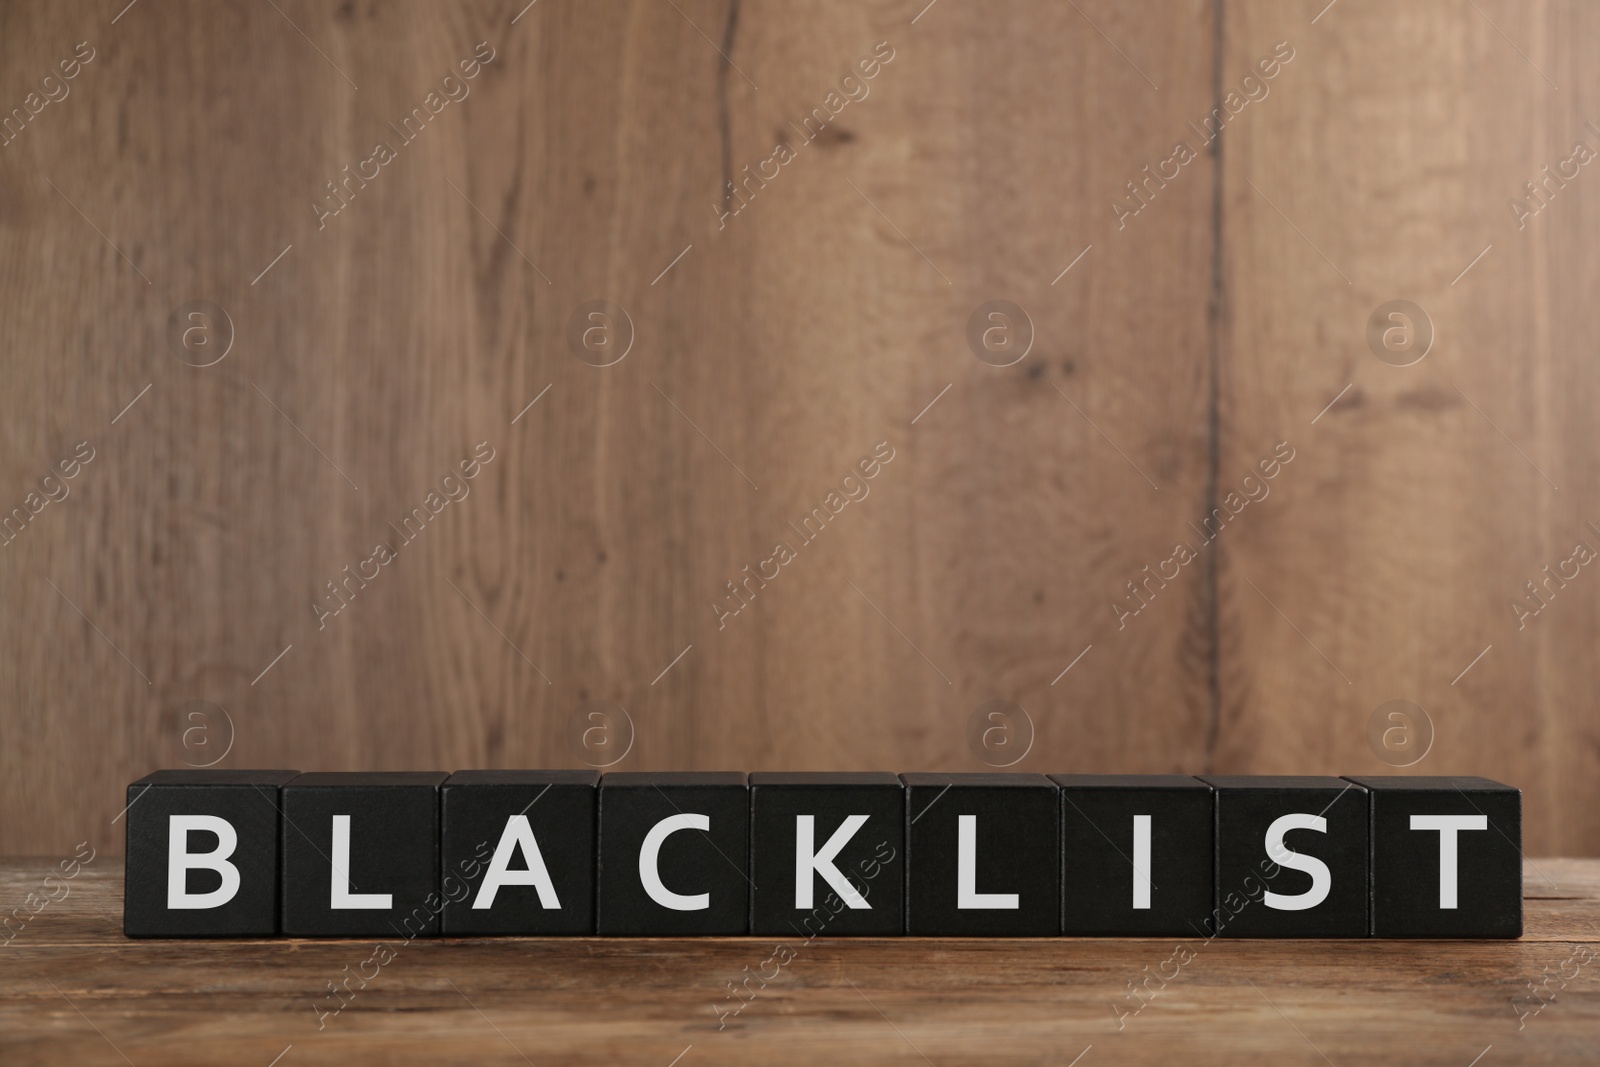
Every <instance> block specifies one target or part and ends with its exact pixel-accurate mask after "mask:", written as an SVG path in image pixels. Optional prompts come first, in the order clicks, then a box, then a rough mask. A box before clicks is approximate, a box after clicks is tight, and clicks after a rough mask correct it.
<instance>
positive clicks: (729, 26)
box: [717, 0, 740, 213]
mask: <svg viewBox="0 0 1600 1067" xmlns="http://www.w3.org/2000/svg"><path fill="white" fill-rule="evenodd" d="M739 3H740V0H729V3H728V14H727V17H726V18H725V19H724V20H723V23H722V55H723V56H731V55H732V54H733V37H734V34H735V33H736V32H737V31H738V29H739ZM732 62H733V61H732V60H731V59H725V60H724V61H723V62H722V63H719V64H717V126H718V129H719V132H720V134H721V136H722V210H723V212H724V213H727V212H728V211H730V210H732V208H733V119H732V117H731V116H730V115H729V113H728V67H729V65H730V64H731V63H732Z"/></svg>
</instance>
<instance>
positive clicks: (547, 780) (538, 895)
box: [439, 771, 600, 935]
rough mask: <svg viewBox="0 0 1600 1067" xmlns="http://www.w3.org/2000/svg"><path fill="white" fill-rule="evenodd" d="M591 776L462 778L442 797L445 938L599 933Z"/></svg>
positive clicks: (471, 774)
mask: <svg viewBox="0 0 1600 1067" xmlns="http://www.w3.org/2000/svg"><path fill="white" fill-rule="evenodd" d="M599 779H600V776H599V775H598V774H596V773H595V772H593V771H465V772H458V773H456V774H453V775H451V776H450V777H449V779H448V780H446V782H445V783H444V785H443V786H442V787H440V790H439V808H440V859H441V861H442V863H443V868H442V874H441V877H440V895H441V896H442V897H443V898H444V912H443V914H442V916H441V927H440V929H441V931H442V932H443V933H446V934H516V935H544V934H589V933H593V932H594V887H595V874H594V870H595V836H596V804H597V800H596V788H595V787H596V783H598V781H599Z"/></svg>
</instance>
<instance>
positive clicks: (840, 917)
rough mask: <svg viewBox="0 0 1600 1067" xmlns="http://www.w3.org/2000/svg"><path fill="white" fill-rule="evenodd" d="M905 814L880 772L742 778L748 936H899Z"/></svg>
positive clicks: (901, 792) (896, 787)
mask: <svg viewBox="0 0 1600 1067" xmlns="http://www.w3.org/2000/svg"><path fill="white" fill-rule="evenodd" d="M905 811H906V797H905V788H904V787H903V786H902V785H901V784H900V778H899V776H898V775H895V774H892V773H889V772H887V771H882V772H862V773H827V772H814V773H808V772H772V771H758V772H756V773H754V774H752V775H750V880H751V881H752V882H753V883H754V885H755V888H753V889H752V890H751V891H750V932H751V933H753V934H773V935H784V936H787V935H790V934H798V935H800V936H802V937H807V938H811V937H816V936H818V935H819V934H820V935H825V936H833V935H838V934H877V935H880V936H895V935H899V934H903V933H905V923H906V908H905V851H906V849H905V832H906V823H905Z"/></svg>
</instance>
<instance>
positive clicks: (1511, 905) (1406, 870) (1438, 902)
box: [1350, 775, 1522, 937]
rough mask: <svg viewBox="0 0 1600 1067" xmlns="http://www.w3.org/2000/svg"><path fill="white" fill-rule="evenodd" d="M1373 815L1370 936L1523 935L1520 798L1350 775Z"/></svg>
mask: <svg viewBox="0 0 1600 1067" xmlns="http://www.w3.org/2000/svg"><path fill="white" fill-rule="evenodd" d="M1350 781H1352V782H1355V783H1356V784H1358V785H1360V786H1362V787H1363V788H1365V789H1366V790H1367V793H1368V797H1369V800H1368V803H1369V805H1370V815H1371V835H1372V843H1371V857H1372V860H1371V862H1372V934H1373V936H1374V937H1520V936H1522V790H1520V789H1514V788H1512V787H1511V786H1508V785H1502V784H1500V783H1499V782H1495V781H1491V780H1489V779H1488V778H1433V777H1424V776H1420V775H1388V776H1375V777H1364V776H1363V777H1351V778H1350Z"/></svg>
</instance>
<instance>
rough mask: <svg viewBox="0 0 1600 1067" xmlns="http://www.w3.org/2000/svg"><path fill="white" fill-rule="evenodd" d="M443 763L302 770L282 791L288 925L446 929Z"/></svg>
mask: <svg viewBox="0 0 1600 1067" xmlns="http://www.w3.org/2000/svg"><path fill="white" fill-rule="evenodd" d="M446 777H447V776H446V775H445V774H442V773H437V774H436V773H420V772H411V771H402V772H389V773H382V772H379V773H363V774H302V775H300V776H299V777H298V778H296V779H294V780H293V781H291V782H289V783H288V784H287V785H285V786H284V787H283V791H282V797H283V801H282V812H283V815H282V820H281V825H280V827H279V842H280V849H281V854H282V857H283V859H282V871H281V876H280V882H281V886H282V889H281V903H280V914H281V925H282V930H283V932H284V933H285V934H288V935H290V936H294V937H353V936H366V935H373V936H379V937H399V938H406V939H409V938H411V937H415V936H423V935H432V934H435V933H437V932H438V929H439V912H440V911H442V910H443V906H444V905H443V900H442V898H440V897H439V895H438V893H437V891H436V890H437V887H438V885H439V790H438V787H439V786H440V785H441V784H442V783H443V782H444V780H445V779H446Z"/></svg>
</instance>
